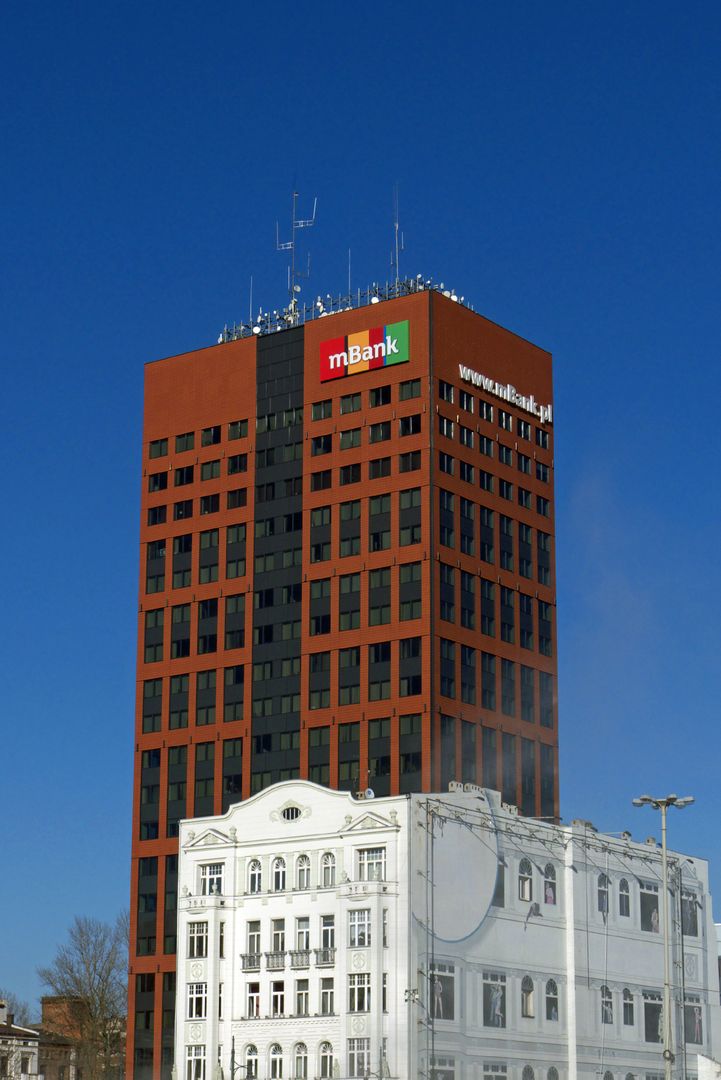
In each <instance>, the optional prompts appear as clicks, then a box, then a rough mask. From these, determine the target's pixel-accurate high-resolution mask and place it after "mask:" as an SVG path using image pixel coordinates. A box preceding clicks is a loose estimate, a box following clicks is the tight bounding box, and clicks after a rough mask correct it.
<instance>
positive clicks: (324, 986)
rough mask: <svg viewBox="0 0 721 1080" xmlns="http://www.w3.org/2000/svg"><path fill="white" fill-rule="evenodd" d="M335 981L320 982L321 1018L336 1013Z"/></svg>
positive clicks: (324, 980)
mask: <svg viewBox="0 0 721 1080" xmlns="http://www.w3.org/2000/svg"><path fill="white" fill-rule="evenodd" d="M334 1004H335V1002H334V994H333V980H332V979H321V980H320V1013H321V1016H332V1015H333V1012H334Z"/></svg>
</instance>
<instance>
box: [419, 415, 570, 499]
mask: <svg viewBox="0 0 721 1080" xmlns="http://www.w3.org/2000/svg"><path fill="white" fill-rule="evenodd" d="M456 428H458V442H459V443H460V444H461V446H465V448H466V449H467V450H474V449H476V446H477V447H478V449H479V451H480V453H481V454H482V455H483V457H487V458H493V457H496V456H497V457H498V463H499V464H500V465H504V466H506V468H509V469H512V468H513V467H514V464H515V467H516V468H517V469H518V471H519V472H520V473H523V475H524V476H535V478H536V480H540V482H541V483H542V484H548V483H550V480H551V467H550V465H547V464H546V463H545V462H543V461H539V460H537V459H536V457H535V455H534V457H533V458H531V456H530V454H524V453H523V451H522V450H517V451H516V450H514V449H513V448H512V447H510V446H507V445H506V443H502V442H498V441H496V440H494V439H490V438H488V437H487V436H485V435H482V434H480V433H479V432H478V431H477V430H474V429H473V428H470V427H465V425H463V424H459V423H456V421H455V420H451V419H449V418H448V417H447V416H439V417H438V433H439V435H442V436H443V437H444V438H446V439H454V438H455V437H456ZM494 447H496V448H497V449H494ZM514 458H515V462H514ZM455 462H456V459H455V458H454V457H452V456H450V455H449V454H448V453H447V452H445V451H440V456H439V468H440V470H441V472H446V473H449V474H451V475H454V474H455V468H456V464H455ZM458 464H459V474H458V475H459V476H460V478H461V479H462V480H465V481H466V482H467V483H475V479H473V478H472V476H471V475H470V474H469V471H468V469H469V468H470V469H475V466H473V465H472V463H470V462H467V461H464V460H463V459H462V460H461V461H459V463H458ZM464 464H465V465H466V466H468V468H466V469H461V468H460V466H461V465H464ZM479 479H480V484H481V487H483V488H484V489H485V490H486V491H491V492H492V491H493V485H492V483H491V484H490V485H488V484H486V483H484V479H483V470H480V477H479ZM491 480H493V476H491ZM499 482H500V483H501V484H503V483H504V482H505V481H499ZM499 494H503V488H500V489H499ZM504 497H505V498H509V497H511V498H512V496H508V495H505V496H504Z"/></svg>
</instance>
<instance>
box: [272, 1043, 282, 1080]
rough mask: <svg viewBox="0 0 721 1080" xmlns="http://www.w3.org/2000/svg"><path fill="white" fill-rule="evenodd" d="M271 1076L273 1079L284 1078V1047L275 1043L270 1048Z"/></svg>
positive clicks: (279, 1079)
mask: <svg viewBox="0 0 721 1080" xmlns="http://www.w3.org/2000/svg"><path fill="white" fill-rule="evenodd" d="M270 1076H271V1080H282V1077H283V1047H282V1046H280V1045H279V1044H278V1043H273V1045H272V1046H271V1048H270Z"/></svg>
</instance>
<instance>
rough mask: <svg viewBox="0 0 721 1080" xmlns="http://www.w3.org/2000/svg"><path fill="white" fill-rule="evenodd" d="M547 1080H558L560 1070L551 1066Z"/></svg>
mask: <svg viewBox="0 0 721 1080" xmlns="http://www.w3.org/2000/svg"><path fill="white" fill-rule="evenodd" d="M546 1080H558V1069H557V1068H556V1066H555V1065H551V1068H550V1069H549V1070H548V1072H547V1073H546Z"/></svg>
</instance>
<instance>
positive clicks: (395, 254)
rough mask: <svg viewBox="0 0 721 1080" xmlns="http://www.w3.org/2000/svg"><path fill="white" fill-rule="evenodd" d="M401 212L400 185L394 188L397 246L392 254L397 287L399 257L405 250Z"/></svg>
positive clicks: (394, 233)
mask: <svg viewBox="0 0 721 1080" xmlns="http://www.w3.org/2000/svg"><path fill="white" fill-rule="evenodd" d="M400 228H401V225H400V211H399V209H398V184H396V185H395V186H394V188H393V240H394V245H395V252H391V268H392V269H395V272H396V285H397V284H398V282H399V281H400V276H401V272H400V265H399V261H398V256H399V254H400V252H401V251H404V250H405V244H404V242H403V233H402V232H401V231H400Z"/></svg>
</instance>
